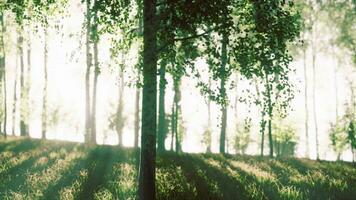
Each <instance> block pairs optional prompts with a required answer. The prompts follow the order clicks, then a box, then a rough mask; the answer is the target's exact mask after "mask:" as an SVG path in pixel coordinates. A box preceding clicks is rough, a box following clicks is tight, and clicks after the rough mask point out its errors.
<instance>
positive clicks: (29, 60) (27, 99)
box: [25, 30, 32, 135]
mask: <svg viewBox="0 0 356 200" xmlns="http://www.w3.org/2000/svg"><path fill="white" fill-rule="evenodd" d="M31 54H32V48H31V32H30V30H28V41H27V72H26V74H27V81H26V86H25V87H26V109H27V110H28V113H27V115H28V116H27V117H28V120H27V125H26V132H27V134H28V135H30V129H29V124H28V123H29V118H30V116H29V115H30V112H29V110H30V89H31Z"/></svg>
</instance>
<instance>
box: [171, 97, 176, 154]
mask: <svg viewBox="0 0 356 200" xmlns="http://www.w3.org/2000/svg"><path fill="white" fill-rule="evenodd" d="M174 102H175V100H174V98H173V103H172V113H171V133H172V134H171V151H174V148H173V147H174V132H175V130H176V129H175V116H176V114H175V109H174V108H175V103H174Z"/></svg>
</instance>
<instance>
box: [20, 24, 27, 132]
mask: <svg viewBox="0 0 356 200" xmlns="http://www.w3.org/2000/svg"><path fill="white" fill-rule="evenodd" d="M20 29H21V30H20V32H19V36H18V37H19V38H18V40H19V43H18V45H19V53H20V134H21V136H28V135H27V131H26V126H27V125H26V117H27V116H26V108H25V106H26V104H25V92H26V91H25V81H24V67H25V66H24V53H23V40H24V39H23V36H22V32H23V27H22V25H21V26H20Z"/></svg>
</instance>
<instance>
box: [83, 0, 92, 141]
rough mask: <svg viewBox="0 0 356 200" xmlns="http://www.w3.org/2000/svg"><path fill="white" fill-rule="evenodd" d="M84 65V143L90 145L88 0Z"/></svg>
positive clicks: (89, 29) (88, 5) (87, 6)
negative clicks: (85, 66) (85, 67)
mask: <svg viewBox="0 0 356 200" xmlns="http://www.w3.org/2000/svg"><path fill="white" fill-rule="evenodd" d="M86 9H87V10H86V20H87V21H86V64H87V69H86V73H85V136H84V141H85V143H87V144H88V143H90V141H91V137H90V133H91V131H90V128H91V122H90V121H91V119H90V68H91V60H92V58H91V53H90V31H91V25H90V0H86Z"/></svg>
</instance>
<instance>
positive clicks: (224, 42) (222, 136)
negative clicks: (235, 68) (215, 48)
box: [220, 33, 228, 154]
mask: <svg viewBox="0 0 356 200" xmlns="http://www.w3.org/2000/svg"><path fill="white" fill-rule="evenodd" d="M221 42H222V48H221V69H220V70H221V74H220V76H221V77H220V95H221V96H222V97H223V98H224V102H222V104H221V131H220V153H222V154H224V153H225V141H226V121H227V109H226V106H227V105H226V104H227V102H225V98H227V97H226V88H225V84H226V76H227V75H226V64H227V43H228V36H227V35H226V33H224V34H223V39H222V41H221Z"/></svg>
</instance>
